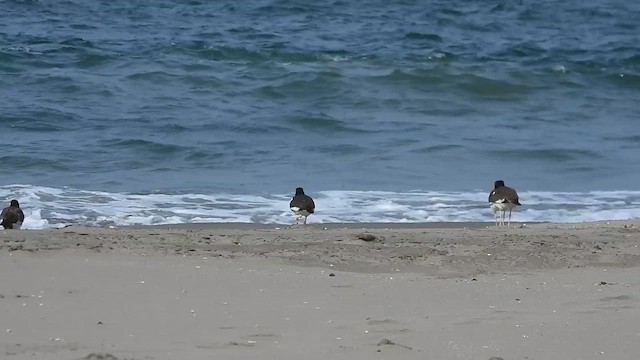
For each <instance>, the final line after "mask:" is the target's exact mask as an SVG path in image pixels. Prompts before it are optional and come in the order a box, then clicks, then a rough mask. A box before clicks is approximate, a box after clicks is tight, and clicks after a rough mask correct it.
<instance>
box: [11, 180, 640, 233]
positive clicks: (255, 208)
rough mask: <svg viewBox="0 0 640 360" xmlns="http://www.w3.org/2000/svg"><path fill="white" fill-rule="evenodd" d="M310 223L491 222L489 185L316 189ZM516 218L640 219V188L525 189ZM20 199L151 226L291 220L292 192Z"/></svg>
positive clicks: (25, 190)
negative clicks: (477, 187) (460, 188)
mask: <svg viewBox="0 0 640 360" xmlns="http://www.w3.org/2000/svg"><path fill="white" fill-rule="evenodd" d="M310 195H311V196H313V197H314V199H315V202H316V206H317V208H316V213H315V214H314V215H312V216H311V217H309V221H310V223H336V222H345V223H358V222H400V223H419V222H439V221H451V222H465V221H480V222H491V221H493V214H492V212H491V210H490V209H489V206H488V204H487V196H488V194H487V193H486V192H485V191H474V192H430V191H427V192H404V193H398V192H382V191H320V192H316V193H313V192H310ZM520 197H521V202H522V203H523V206H521V207H519V208H518V209H517V210H516V211H515V212H514V214H513V220H514V221H517V222H538V221H544V222H583V221H596V220H626V219H631V218H640V192H639V191H594V192H586V193H570V192H562V193H560V192H522V193H521V194H520ZM14 198H15V199H18V201H20V203H21V206H22V208H23V210H24V211H25V215H26V219H25V222H24V224H23V228H24V229H42V228H52V227H63V226H65V225H68V224H83V225H97V226H105V225H153V224H179V223H207V222H214V223H219V222H241V223H262V224H289V223H293V222H294V215H293V214H292V213H291V211H290V210H289V200H290V198H291V194H272V195H241V194H240V195H239V194H124V193H107V192H100V191H84V190H76V189H69V188H62V189H60V188H50V187H42V186H27V185H9V186H4V187H0V201H1V200H2V199H4V202H5V203H6V204H8V203H9V200H10V199H14Z"/></svg>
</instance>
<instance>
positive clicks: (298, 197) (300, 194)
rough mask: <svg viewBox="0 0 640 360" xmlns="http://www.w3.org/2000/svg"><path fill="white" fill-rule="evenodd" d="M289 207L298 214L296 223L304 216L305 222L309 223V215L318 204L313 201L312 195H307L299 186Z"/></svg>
mask: <svg viewBox="0 0 640 360" xmlns="http://www.w3.org/2000/svg"><path fill="white" fill-rule="evenodd" d="M289 207H290V208H291V211H293V213H294V214H296V215H298V217H297V218H296V224H297V223H298V221H299V220H300V218H301V217H304V224H305V225H306V224H307V217H308V216H309V215H310V214H313V212H314V211H315V209H316V204H314V203H313V199H312V198H311V196H308V195H305V193H304V190H303V189H302V188H301V187H299V188H297V189H296V194H295V196H294V197H293V199H291V202H290V203H289Z"/></svg>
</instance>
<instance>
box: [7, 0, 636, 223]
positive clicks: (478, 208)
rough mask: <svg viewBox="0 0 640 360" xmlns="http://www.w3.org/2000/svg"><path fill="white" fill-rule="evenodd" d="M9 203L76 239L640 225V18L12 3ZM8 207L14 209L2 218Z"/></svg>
mask: <svg viewBox="0 0 640 360" xmlns="http://www.w3.org/2000/svg"><path fill="white" fill-rule="evenodd" d="M0 10H1V11H0V99H1V104H2V106H1V108H0V125H1V126H2V130H1V131H0V139H1V141H0V151H1V153H0V169H1V170H0V202H4V203H6V204H7V205H8V203H9V200H10V199H13V198H15V199H18V200H19V201H20V203H21V205H22V207H23V209H24V211H25V213H26V214H27V219H26V220H25V224H24V228H30V229H37V228H48V227H61V226H65V225H68V224H84V225H101V226H104V225H129V224H167V223H190V222H253V223H265V224H271V223H285V224H286V223H293V221H294V216H293V215H292V214H291V212H290V210H289V208H288V202H289V200H290V198H291V196H292V195H293V193H294V190H295V188H296V187H298V186H301V187H304V188H305V192H306V193H307V194H309V195H311V196H312V197H314V199H315V200H316V205H317V213H316V214H314V215H312V216H311V217H310V218H309V222H310V223H329V222H430V221H454V222H455V221H493V214H492V213H491V210H490V209H489V207H488V203H487V199H488V194H489V191H490V190H491V189H492V187H493V182H494V181H495V180H498V179H502V180H504V181H505V182H506V184H507V185H508V186H511V187H514V188H516V189H517V190H518V192H519V195H520V201H521V203H522V204H523V205H522V206H521V207H519V208H518V209H517V210H516V212H515V213H514V215H513V220H514V221H524V222H532V221H549V222H581V221H592V220H615V219H630V218H639V217H640V172H639V169H640V156H639V150H640V108H639V107H638V105H637V103H638V99H640V23H639V22H638V20H637V19H639V18H640V3H637V2H632V1H622V0H608V1H595V0H583V1H577V0H567V1H559V0H557V1H556V0H549V1H526V0H520V1H517V0H516V1H506V0H505V1H486V0H478V1H463V0H447V1H445V0H432V1H427V0H388V1H379V0H374V1H369V2H355V1H340V0H334V1H323V0H320V1H315V2H311V1H304V0H269V1H267V0H247V1H243V2H237V1H198V0H190V1H188V0H182V1H178V0H175V1H168V0H158V1H120V0H115V1H106V0H102V1H99V0H93V1H80V0H78V1H53V0H50V1H49V0H22V1H18V0H4V1H3V0H0ZM4 206H6V205H4Z"/></svg>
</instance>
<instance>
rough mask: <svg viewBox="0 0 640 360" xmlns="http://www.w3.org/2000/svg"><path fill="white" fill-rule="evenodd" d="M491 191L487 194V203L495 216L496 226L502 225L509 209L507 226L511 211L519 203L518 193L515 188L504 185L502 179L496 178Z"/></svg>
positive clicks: (509, 222) (509, 223)
mask: <svg viewBox="0 0 640 360" xmlns="http://www.w3.org/2000/svg"><path fill="white" fill-rule="evenodd" d="M493 185H494V188H493V191H491V193H490V194H489V205H490V206H491V210H493V214H494V216H495V217H496V226H504V218H505V217H506V213H507V210H508V211H509V218H508V220H507V227H508V226H509V225H511V211H512V210H513V208H515V207H516V206H518V205H520V201H519V199H518V193H517V192H516V190H515V189H512V188H510V187H507V186H505V185H504V181H502V180H497V181H496V182H495V183H494V184H493Z"/></svg>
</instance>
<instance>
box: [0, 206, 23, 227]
mask: <svg viewBox="0 0 640 360" xmlns="http://www.w3.org/2000/svg"><path fill="white" fill-rule="evenodd" d="M0 217H2V226H4V228H5V229H20V226H22V222H23V221H24V213H23V212H22V209H20V204H19V203H18V200H11V205H9V206H8V207H6V208H4V209H2V214H1V215H0Z"/></svg>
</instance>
